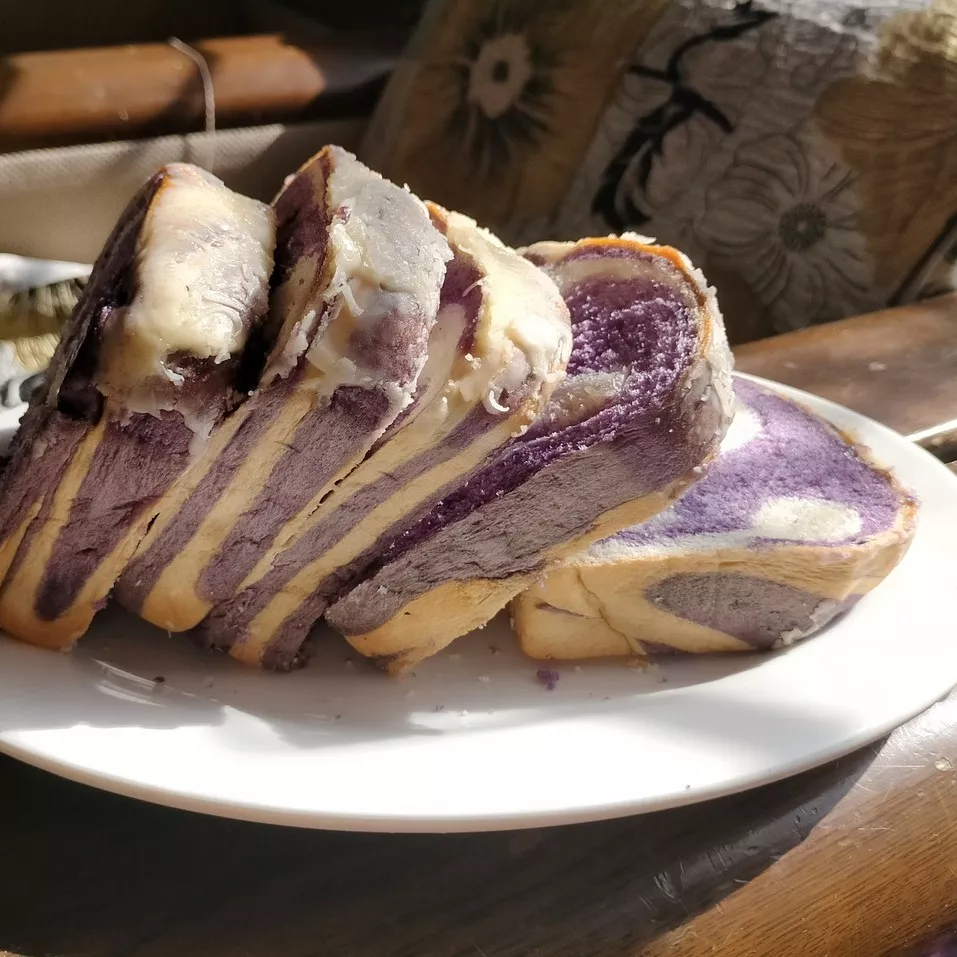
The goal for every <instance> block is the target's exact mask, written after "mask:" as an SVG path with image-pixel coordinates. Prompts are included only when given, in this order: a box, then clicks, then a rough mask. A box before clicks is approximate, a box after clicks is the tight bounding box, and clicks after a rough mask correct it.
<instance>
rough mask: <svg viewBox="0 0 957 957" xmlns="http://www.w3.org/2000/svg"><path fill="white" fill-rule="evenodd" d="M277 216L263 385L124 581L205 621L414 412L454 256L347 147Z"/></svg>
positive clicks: (303, 172)
mask: <svg viewBox="0 0 957 957" xmlns="http://www.w3.org/2000/svg"><path fill="white" fill-rule="evenodd" d="M274 206H275V209H276V214H277V217H278V233H277V253H276V271H275V275H274V277H273V290H272V298H271V312H270V324H271V326H272V328H273V330H274V331H275V336H276V338H275V344H274V346H273V348H272V351H271V354H270V356H269V359H268V362H267V363H266V367H265V371H264V373H263V375H262V379H261V381H260V382H259V387H258V389H257V390H256V391H255V392H254V394H253V395H252V396H251V398H250V399H249V401H248V402H246V403H245V404H244V406H243V408H242V410H241V411H240V412H239V413H238V414H237V415H236V416H234V418H233V421H232V422H231V423H230V428H229V429H228V430H223V431H222V432H221V433H220V434H219V436H218V438H217V441H216V442H215V443H213V444H211V445H210V446H209V448H208V449H207V450H206V455H205V457H204V459H203V461H202V462H200V463H198V464H197V467H196V469H195V470H194V472H193V481H192V482H188V483H182V484H181V485H180V487H179V489H178V490H177V492H178V497H179V501H178V502H177V503H176V506H175V508H170V509H169V510H168V513H167V516H166V518H165V520H164V521H160V522H157V523H155V524H154V526H153V528H152V529H151V530H150V533H149V535H148V536H147V538H146V539H145V540H144V542H143V543H142V545H141V546H140V548H139V551H138V553H137V555H136V557H135V559H134V560H133V561H132V562H131V563H130V565H129V567H128V569H127V571H126V574H125V575H124V576H123V578H122V580H121V581H120V583H119V586H118V589H117V595H118V598H119V600H120V601H121V602H122V603H123V604H124V605H125V606H126V607H127V608H129V609H130V610H132V611H135V612H137V613H138V614H139V615H141V616H142V617H143V618H145V619H147V620H148V621H151V622H153V623H154V624H156V625H158V626H160V627H162V628H165V629H167V630H171V631H184V630H188V629H191V628H194V627H196V626H197V625H198V624H200V622H202V620H203V619H204V618H205V617H206V615H207V614H208V613H209V612H210V610H211V609H212V608H213V607H214V606H216V604H217V603H219V602H221V601H224V600H226V599H229V598H230V597H231V596H232V595H233V594H234V592H235V591H236V590H237V589H238V588H239V586H240V585H241V583H242V582H243V580H244V579H245V578H246V576H247V575H249V573H250V572H252V571H253V569H254V568H255V567H256V566H257V563H259V562H260V561H262V560H263V558H264V555H268V554H269V551H270V548H271V547H272V546H273V543H274V541H275V540H276V539H277V537H278V536H281V535H282V534H289V533H290V528H291V527H294V526H295V523H296V522H301V521H304V520H305V518H306V517H308V515H309V514H311V513H312V512H313V511H315V510H316V509H317V508H318V507H319V505H320V503H321V502H323V501H324V500H326V499H327V498H328V497H329V496H334V495H335V494H336V489H337V487H338V486H339V484H340V483H342V482H343V481H344V480H345V479H346V477H347V476H348V475H349V473H350V472H351V471H352V470H354V469H355V468H356V466H357V465H359V463H361V461H362V459H363V458H364V456H365V455H366V454H367V453H368V452H369V451H370V449H371V448H372V447H373V446H374V445H375V443H376V442H377V441H379V440H380V439H381V437H382V435H383V434H384V432H385V431H386V429H388V428H389V426H390V425H392V424H393V423H394V422H395V421H396V420H397V418H398V417H399V416H400V415H403V414H408V411H409V407H410V404H411V403H412V400H413V397H414V394H415V391H416V387H417V383H418V379H419V375H420V373H421V372H422V370H423V368H424V366H425V364H426V359H427V348H428V343H429V337H430V334H431V332H432V328H433V326H434V324H435V320H436V315H437V313H438V309H439V298H440V291H441V289H442V285H443V281H444V277H445V272H446V264H447V262H448V260H449V259H450V257H451V252H450V250H449V245H448V243H447V241H446V240H445V237H444V236H443V234H442V231H441V230H440V229H438V228H436V226H435V225H434V224H433V222H432V220H431V218H430V216H429V213H428V211H427V209H426V207H425V205H424V204H423V203H422V202H421V201H420V200H419V199H417V198H416V197H415V196H413V195H412V194H411V193H410V192H409V191H408V190H405V189H402V188H400V187H398V186H396V185H395V184H393V183H390V182H388V181H387V180H384V179H383V178H382V177H381V176H379V174H378V173H375V172H373V171H372V170H370V169H368V168H367V167H365V166H363V165H362V164H361V163H359V162H358V160H356V158H355V157H354V156H352V155H351V154H349V153H347V152H346V151H345V150H342V149H339V148H338V147H326V148H324V149H323V150H321V151H320V152H319V153H318V154H317V155H316V156H315V157H313V158H312V159H311V160H310V161H309V162H308V163H306V164H305V165H304V166H303V167H302V168H301V169H300V170H299V171H298V172H297V173H296V174H295V175H294V176H291V177H290V178H289V179H288V180H287V182H286V185H285V187H284V188H283V190H282V192H281V193H280V194H279V196H278V197H277V199H276V200H275V203H274Z"/></svg>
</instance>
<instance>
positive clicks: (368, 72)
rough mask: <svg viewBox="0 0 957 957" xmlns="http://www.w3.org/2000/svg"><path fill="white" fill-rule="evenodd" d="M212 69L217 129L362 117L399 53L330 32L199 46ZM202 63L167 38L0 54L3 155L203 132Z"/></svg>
mask: <svg viewBox="0 0 957 957" xmlns="http://www.w3.org/2000/svg"><path fill="white" fill-rule="evenodd" d="M193 46H194V47H195V49H196V50H197V51H198V52H199V53H200V54H202V56H203V57H204V58H205V60H206V61H207V63H208V65H209V70H210V74H211V79H212V86H213V91H214V95H215V101H216V125H217V127H219V128H226V127H230V126H244V125H256V124H262V123H274V122H291V121H301V120H305V119H315V118H319V117H322V118H328V117H337V116H344V115H361V114H362V113H365V112H367V111H368V110H369V109H370V108H371V105H372V104H373V103H374V101H375V98H376V96H377V95H378V92H379V89H380V86H381V83H382V81H383V80H384V78H385V76H386V75H387V74H388V72H389V71H390V70H391V69H392V65H393V64H394V62H395V59H396V57H397V55H398V53H399V50H400V49H401V37H400V36H399V35H395V36H393V35H388V34H375V35H373V34H368V35H366V34H360V35H358V36H338V35H334V34H333V35H330V36H329V38H328V39H327V40H326V41H325V42H324V43H317V44H316V45H313V46H308V47H306V46H298V45H296V44H293V43H290V42H287V41H285V40H284V39H283V38H282V37H279V36H271V35H268V36H253V37H226V38H220V39H213V40H206V41H199V42H196V43H195V44H193ZM204 122H205V104H204V98H203V84H202V79H201V77H200V73H199V70H198V69H197V66H196V64H195V63H194V62H193V61H192V60H191V59H190V58H189V57H188V56H187V55H186V54H184V53H183V52H181V51H179V50H177V49H174V48H173V47H172V46H170V45H168V44H163V43H158V44H139V45H128V46H118V47H102V48H91V49H84V50H65V51H55V52H40V53H23V54H14V55H9V56H7V57H0V152H11V151H14V150H23V149H33V148H37V147H43V146H54V145H64V144H68V143H82V142H98V141H101V140H104V139H130V138H134V137H141V136H148V135H159V134H166V133H179V132H190V131H194V130H201V129H203V127H204Z"/></svg>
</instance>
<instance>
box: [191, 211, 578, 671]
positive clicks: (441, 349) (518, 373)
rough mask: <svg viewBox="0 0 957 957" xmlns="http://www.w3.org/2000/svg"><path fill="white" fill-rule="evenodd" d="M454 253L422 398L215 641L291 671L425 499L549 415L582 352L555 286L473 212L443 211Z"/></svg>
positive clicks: (299, 523)
mask: <svg viewBox="0 0 957 957" xmlns="http://www.w3.org/2000/svg"><path fill="white" fill-rule="evenodd" d="M430 208H431V211H432V216H433V219H434V221H435V223H436V225H437V226H438V228H440V229H441V230H442V231H443V232H444V233H445V234H446V236H447V239H448V242H449V244H450V245H451V248H452V250H453V253H454V258H453V260H452V262H451V264H450V266H449V269H448V272H447V274H446V279H445V284H444V286H443V288H442V297H441V308H440V310H439V317H438V321H437V322H436V325H435V327H434V329H433V332H432V336H431V339H430V341H429V348H428V359H427V362H426V365H425V369H424V371H423V373H422V376H421V377H420V381H419V387H418V390H417V392H416V395H415V398H414V401H413V402H412V404H411V405H410V407H409V408H408V410H407V411H406V413H404V414H403V416H402V417H401V418H400V419H398V420H397V421H396V422H395V423H394V424H393V426H392V427H391V428H390V429H389V430H388V431H387V432H386V433H385V435H384V436H383V437H382V439H381V440H380V441H379V442H378V443H376V445H375V446H374V447H373V449H372V450H371V452H370V453H369V455H368V456H367V457H366V459H365V460H364V461H363V462H362V464H361V465H360V466H359V467H358V468H356V469H355V470H354V471H353V472H351V473H350V474H349V475H348V476H347V477H346V478H345V479H344V480H343V481H342V482H341V483H340V484H339V485H338V486H337V488H336V490H335V493H334V494H333V495H330V496H329V497H328V498H326V499H324V500H323V501H320V502H318V503H317V505H316V507H315V508H314V509H313V510H312V511H310V512H300V513H299V514H298V515H297V516H295V517H294V518H293V519H292V520H291V521H289V522H288V523H287V524H286V525H285V526H284V528H283V530H282V532H281V534H280V535H279V536H278V537H277V539H276V542H275V543H274V545H273V546H272V547H271V548H270V549H269V550H268V551H267V552H265V553H263V555H262V557H261V558H260V561H259V563H258V564H257V566H256V568H254V569H253V570H252V572H251V573H250V574H249V575H248V576H247V578H246V580H245V582H244V583H243V587H242V588H241V590H240V591H239V592H238V593H237V594H236V596H235V597H234V598H231V599H229V600H226V601H223V602H221V603H220V604H219V605H218V606H217V607H216V609H215V610H214V611H213V612H212V614H211V615H210V616H209V617H208V618H207V619H206V621H205V622H204V623H203V626H202V635H203V638H204V640H205V641H206V642H207V643H209V644H211V645H213V646H215V647H218V648H224V649H228V650H229V652H230V653H231V654H232V655H233V656H235V657H236V658H239V659H241V660H243V661H246V662H249V663H251V664H261V665H265V666H266V667H271V668H287V667H290V666H291V665H293V664H295V663H297V662H298V661H299V660H300V656H301V649H302V647H303V642H304V641H305V639H306V636H307V634H308V632H309V629H310V627H311V626H312V625H313V623H314V622H315V621H316V620H317V619H319V618H320V617H321V616H322V613H323V611H324V610H325V608H326V606H327V605H328V603H329V602H330V601H332V600H334V599H335V598H336V597H337V596H338V595H339V594H341V593H342V592H343V591H344V590H345V589H347V588H348V587H350V586H351V585H352V584H354V583H355V581H357V580H358V578H359V576H360V575H361V574H362V573H363V572H364V570H365V569H366V568H368V566H369V564H370V562H371V561H373V560H374V559H375V557H376V556H377V555H378V554H379V551H380V550H381V548H382V547H383V543H384V542H388V541H390V540H391V538H392V537H394V536H395V535H396V534H397V533H398V531H400V530H401V529H403V528H404V527H406V526H407V525H408V524H410V523H411V522H413V521H414V520H415V519H416V518H417V517H418V515H419V514H420V512H421V510H422V509H423V508H424V507H425V504H424V503H430V502H431V501H432V500H433V498H434V497H435V496H436V495H437V494H441V490H443V489H445V488H448V487H454V486H456V485H457V484H459V483H460V482H461V479H462V476H463V475H465V474H468V473H469V472H470V471H471V470H473V469H475V468H477V467H479V466H480V465H481V464H482V463H483V462H485V461H486V460H487V459H488V458H489V456H490V455H492V454H493V453H494V452H495V451H497V450H498V449H500V448H502V447H503V446H504V445H505V444H506V443H507V442H508V441H509V440H510V439H511V438H512V437H513V436H514V435H516V434H518V433H519V432H520V431H521V430H522V429H523V428H525V427H527V426H528V424H529V423H530V422H531V421H532V420H533V419H534V418H535V416H536V415H537V414H538V412H539V411H540V410H541V409H542V407H543V405H544V403H545V402H546V401H547V400H548V397H549V396H550V394H551V392H552V390H553V389H554V387H555V385H556V383H557V382H558V380H559V378H560V377H561V375H562V373H563V370H564V367H565V364H566V362H567V361H568V356H569V352H570V350H571V330H570V327H569V320H568V311H567V309H566V308H565V305H564V303H563V301H562V298H561V296H560V295H559V292H558V289H557V288H556V287H555V284H554V283H553V282H552V281H551V280H550V279H549V278H548V277H547V276H546V275H545V274H544V273H543V272H541V271H540V270H538V269H536V268H535V267H534V266H533V265H532V264H530V263H529V262H527V261H525V260H524V259H522V258H521V257H520V256H518V255H517V254H516V253H514V252H513V251H511V250H509V249H507V248H505V247H504V246H502V244H501V243H500V242H499V241H498V240H497V239H496V238H495V237H494V236H492V235H491V234H490V233H487V232H486V231H484V230H482V229H479V228H478V227H477V226H476V224H475V223H474V222H473V221H472V220H470V219H468V218H467V217H464V216H460V215H458V214H456V213H449V212H447V211H445V210H443V209H441V208H440V207H437V206H432V207H430Z"/></svg>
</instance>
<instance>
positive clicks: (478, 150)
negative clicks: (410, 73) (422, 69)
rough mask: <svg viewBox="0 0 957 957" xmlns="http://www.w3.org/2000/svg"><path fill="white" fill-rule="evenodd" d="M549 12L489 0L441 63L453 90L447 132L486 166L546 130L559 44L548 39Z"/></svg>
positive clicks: (490, 169)
mask: <svg viewBox="0 0 957 957" xmlns="http://www.w3.org/2000/svg"><path fill="white" fill-rule="evenodd" d="M557 5H558V6H565V5H566V4H565V3H563V2H562V0H559V3H558V4H557ZM548 6H550V7H554V6H556V4H554V3H552V4H549V5H548ZM554 13H555V11H554V10H551V11H548V10H546V11H545V12H544V13H543V12H542V11H541V10H539V9H537V8H536V6H535V4H533V3H530V2H524V3H523V2H515V0H493V2H492V3H490V4H488V13H487V15H486V16H485V17H484V18H483V19H481V20H479V21H478V22H477V23H476V24H475V25H474V26H473V28H472V30H470V31H468V32H466V33H465V34H464V35H463V37H462V46H461V49H460V51H459V53H458V55H457V56H455V57H453V58H452V59H451V60H450V61H449V62H448V63H447V67H448V69H449V71H450V79H452V80H454V83H455V85H456V91H457V92H456V96H455V106H454V108H453V110H452V112H451V114H450V116H449V118H448V121H447V122H448V127H449V132H450V133H452V134H453V135H455V136H460V137H462V138H463V140H464V142H465V145H466V147H467V149H468V151H469V153H470V154H471V155H472V158H473V161H474V162H475V163H476V165H477V166H478V167H479V168H480V169H481V170H482V171H483V172H485V173H494V172H495V171H496V170H497V169H500V168H502V167H503V166H505V165H507V164H508V163H509V162H510V161H512V159H513V158H514V156H515V154H516V152H517V151H519V150H521V149H523V148H526V147H528V146H535V145H537V144H538V143H540V141H541V139H542V137H543V135H544V134H546V133H548V132H549V130H550V121H551V116H552V114H553V112H554V106H555V95H556V89H555V84H554V81H553V73H554V71H555V68H556V67H557V65H558V61H559V51H558V50H554V49H552V48H551V46H550V45H549V43H548V42H547V41H548V37H549V32H548V30H547V29H542V26H543V24H542V23H541V21H546V22H547V19H548V16H549V14H554Z"/></svg>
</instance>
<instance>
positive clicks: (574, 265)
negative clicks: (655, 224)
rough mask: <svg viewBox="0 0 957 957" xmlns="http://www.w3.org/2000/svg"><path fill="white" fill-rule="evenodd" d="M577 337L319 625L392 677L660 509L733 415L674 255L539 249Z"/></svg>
mask: <svg viewBox="0 0 957 957" xmlns="http://www.w3.org/2000/svg"><path fill="white" fill-rule="evenodd" d="M525 255H526V256H527V258H528V259H529V260H530V261H532V262H535V263H536V264H537V265H539V267H540V268H542V269H543V270H544V271H545V272H547V273H548V274H549V275H550V276H551V277H552V278H553V279H554V280H555V281H556V283H557V284H558V287H559V289H560V290H561V292H562V295H563V297H564V299H565V302H566V304H567V305H568V308H569V312H570V314H571V320H572V329H573V335H574V344H573V349H572V355H571V359H570V360H569V363H568V369H567V376H566V378H565V380H564V381H563V382H562V383H561V384H560V386H559V387H558V389H556V391H555V394H554V395H553V397H552V401H551V403H550V405H549V406H548V408H547V409H546V411H545V412H544V414H543V415H542V416H541V417H540V418H539V420H538V421H536V422H535V423H534V424H533V425H532V427H531V428H529V429H528V431H527V432H526V433H525V434H524V435H522V436H520V437H517V438H516V439H515V440H513V441H512V442H511V443H510V444H509V445H508V446H507V447H506V448H505V449H504V450H502V452H501V453H499V454H498V455H497V456H495V457H494V458H493V459H492V460H491V461H490V462H489V463H488V464H486V465H485V466H483V467H482V468H480V469H477V470H475V471H473V472H472V473H470V474H469V475H467V476H466V477H465V481H464V482H463V483H461V484H460V485H459V486H458V487H456V488H450V489H448V490H445V491H443V492H442V493H441V494H440V495H439V496H438V500H436V501H433V502H432V503H431V504H430V506H429V508H428V510H427V511H423V513H422V514H421V517H420V518H419V519H418V521H417V522H416V523H415V524H414V525H412V526H411V527H409V528H408V529H406V530H405V531H404V532H403V533H402V534H401V535H400V536H398V537H396V538H393V539H392V540H391V541H380V543H379V544H378V546H377V547H378V550H379V557H378V559H377V561H376V563H375V565H374V566H373V571H372V574H370V575H369V576H368V577H367V578H366V579H365V580H364V581H363V582H362V583H361V584H360V585H358V587H356V588H355V589H353V590H352V591H351V592H350V593H349V594H348V595H347V596H346V597H344V598H342V599H341V600H340V601H339V602H338V603H337V604H335V605H333V606H332V607H331V608H330V609H329V611H328V612H327V615H326V617H327V619H328V620H329V621H330V622H331V623H332V624H333V625H334V626H336V627H337V628H339V629H340V630H341V631H343V632H344V633H345V635H346V637H347V638H348V639H349V641H350V642H351V643H352V645H353V646H354V647H355V648H356V649H357V650H359V651H360V652H362V654H364V655H367V656H369V657H373V658H376V659H379V660H380V662H382V663H383V664H385V665H387V666H388V667H389V668H390V670H393V671H399V670H402V669H403V668H405V667H408V666H409V665H410V664H412V663H414V662H416V661H418V660H420V659H421V658H423V657H426V656H428V655H430V654H433V653H434V652H436V651H437V650H439V649H440V648H442V647H444V646H445V645H447V644H448V643H449V642H450V641H452V640H453V639H455V638H456V637H458V636H460V635H462V634H464V633H465V632H467V631H469V630H471V629H472V628H474V627H476V626H479V625H481V624H483V623H484V622H485V621H487V620H488V619H489V618H490V617H491V616H492V615H494V614H495V613H496V612H497V611H498V610H499V609H501V608H502V607H504V606H505V604H506V603H507V602H508V601H509V600H510V599H511V598H512V597H514V596H515V595H516V594H518V593H519V592H521V591H522V590H524V589H525V588H526V587H528V585H529V584H530V583H531V582H532V581H534V580H535V578H536V577H537V576H538V575H540V574H541V570H542V569H543V568H544V567H545V566H546V565H548V564H550V563H552V562H554V561H557V560H560V559H562V558H564V557H565V556H567V555H569V554H573V553H574V552H576V551H579V550H580V549H581V548H583V547H585V546H587V545H589V544H591V543H592V542H594V541H598V540H600V539H602V538H604V537H606V536H607V535H608V534H609V533H611V532H613V531H617V530H618V529H621V528H625V527H628V526H629V525H632V524H634V523H635V522H636V521H639V520H642V519H645V518H647V517H648V516H650V515H653V514H654V513H656V512H658V511H660V510H661V509H663V508H665V507H666V506H667V505H669V504H670V503H671V502H672V501H673V500H674V498H675V497H676V496H677V495H678V494H679V493H680V492H681V491H682V490H683V489H684V488H685V487H686V485H687V484H688V483H689V482H691V481H693V480H694V478H695V477H696V470H698V468H699V467H700V466H701V464H702V463H704V462H706V461H707V460H708V459H709V458H710V457H711V456H712V455H713V454H714V452H715V451H716V450H717V447H718V444H719V443H720V441H721V438H722V436H723V435H724V432H725V429H726V428H727V425H728V422H729V421H730V410H731V399H730V375H729V372H730V365H731V356H730V353H729V351H728V348H727V343H726V340H725V336H724V327H723V324H722V321H721V316H720V314H719V312H718V308H717V304H716V302H715V299H714V295H713V293H712V291H711V290H709V289H708V288H707V287H706V285H705V282H704V279H703V277H702V276H701V274H700V273H698V272H697V271H695V270H694V269H693V268H692V267H691V265H690V263H689V262H688V261H687V259H685V257H683V256H682V255H681V254H680V253H678V252H677V251H675V250H673V249H670V248H668V247H662V246H654V245H649V244H648V243H646V242H644V241H643V240H641V239H639V238H638V237H630V236H623V237H621V238H608V239H586V240H581V241H580V242H578V243H541V244H538V245H536V246H533V247H531V248H530V249H528V250H526V251H525Z"/></svg>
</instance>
